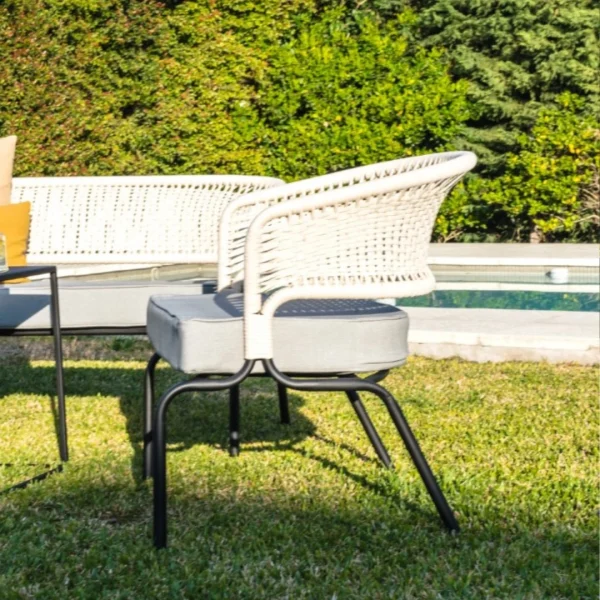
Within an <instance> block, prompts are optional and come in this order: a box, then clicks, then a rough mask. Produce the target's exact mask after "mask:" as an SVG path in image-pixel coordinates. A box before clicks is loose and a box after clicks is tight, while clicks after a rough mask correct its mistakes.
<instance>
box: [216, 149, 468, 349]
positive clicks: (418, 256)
mask: <svg viewBox="0 0 600 600" xmlns="http://www.w3.org/2000/svg"><path fill="white" fill-rule="evenodd" d="M475 163H476V157H475V155H474V154H472V153H470V152H447V153H441V154H437V155H428V156H425V157H417V158H409V159H403V160H399V161H394V162H393V163H384V164H380V165H373V166H371V167H362V168H360V169H353V170H351V171H345V172H342V173H336V174H334V175H331V176H325V177H320V178H318V179H315V180H307V181H304V182H298V183H295V184H289V185H285V186H281V187H279V188H273V189H270V190H265V191H263V192H257V193H255V194H251V195H249V196H246V197H243V198H240V199H238V200H236V201H234V202H233V203H232V204H231V205H230V206H229V207H228V208H227V209H226V211H225V213H224V215H223V222H222V224H221V240H220V246H219V248H220V251H221V252H224V251H225V252H227V253H228V254H227V255H226V256H225V260H224V261H221V256H222V255H220V262H219V267H220V286H221V287H224V286H223V283H225V284H227V285H234V284H236V283H238V282H240V281H241V280H242V279H243V283H244V321H245V344H246V346H245V347H246V358H254V359H256V358H272V345H271V322H272V317H273V315H274V313H275V310H276V309H277V307H278V306H280V305H281V304H284V303H285V302H288V301H290V300H294V299H312V298H338V299H352V298H354V299H377V298H385V297H397V298H399V297H407V296H415V295H421V294H425V293H428V292H429V291H431V290H432V289H433V288H434V285H435V280H434V277H433V274H432V273H431V271H430V269H429V267H428V266H427V252H428V248H429V241H430V239H431V233H432V230H433V226H434V222H435V219H436V216H437V212H438V210H439V208H440V205H441V203H442V202H443V200H444V198H445V197H446V195H447V194H448V192H449V191H450V190H451V189H452V187H453V186H454V185H455V184H456V183H457V182H458V181H459V180H460V179H461V178H462V177H463V175H464V174H465V173H466V172H467V171H469V170H470V169H472V168H473V166H475ZM251 200H255V202H254V204H255V208H252V207H251V205H250V201H251ZM267 205H268V208H264V207H265V206H267ZM261 209H262V210H261ZM240 215H242V216H240ZM249 218H250V219H252V222H251V223H250V226H249V227H248V225H246V227H247V230H246V231H245V232H244V230H243V224H242V222H243V221H244V220H245V221H246V223H247V222H248V220H249ZM243 244H244V248H243V250H242V245H243ZM240 255H241V256H240ZM241 260H243V268H242V267H241V266H240V261H241ZM265 294H267V298H266V300H265V299H264V295H265Z"/></svg>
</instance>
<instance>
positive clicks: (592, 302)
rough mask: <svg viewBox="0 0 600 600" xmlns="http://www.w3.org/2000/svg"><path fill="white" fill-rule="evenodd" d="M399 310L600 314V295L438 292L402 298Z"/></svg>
mask: <svg viewBox="0 0 600 600" xmlns="http://www.w3.org/2000/svg"><path fill="white" fill-rule="evenodd" d="M396 304H397V305H398V306H426V307H436V308H509V309H514V310H566V311H581V312H594V311H599V310H600V294H598V293H569V292H538V291H524V290H517V291H515V290H509V291H497V290H493V291H490V290H436V291H434V292H432V293H431V294H427V295H426V296H418V297H415V298H401V299H398V300H397V301H396Z"/></svg>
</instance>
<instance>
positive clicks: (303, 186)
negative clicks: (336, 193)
mask: <svg viewBox="0 0 600 600" xmlns="http://www.w3.org/2000/svg"><path fill="white" fill-rule="evenodd" d="M450 154H453V153H443V154H428V155H424V156H416V157H411V158H403V159H398V160H394V161H389V162H385V163H379V164H375V165H369V166H363V167H357V168H354V169H349V170H346V171H341V172H338V173H333V174H330V175H324V176H321V177H315V178H312V179H307V180H303V181H298V182H294V183H290V184H287V185H285V186H284V187H279V188H278V189H277V190H273V189H269V190H264V191H259V192H255V193H253V194H249V195H247V196H243V197H241V198H239V199H238V200H235V201H234V202H232V203H231V204H230V205H229V206H228V207H227V209H226V211H225V213H224V214H223V219H222V221H221V230H220V241H219V288H220V289H222V288H224V287H228V286H230V285H233V284H235V283H236V282H241V281H243V279H244V257H245V243H246V233H247V229H248V227H249V226H250V223H251V222H252V220H253V219H254V217H256V216H257V215H258V214H259V213H260V212H261V211H262V210H264V209H265V208H267V207H269V206H273V205H274V204H278V203H280V202H286V201H289V200H294V199H298V198H303V197H307V196H310V195H314V194H320V193H323V192H327V191H330V190H336V189H340V188H346V187H348V188H349V187H352V186H355V185H359V184H362V183H367V182H370V181H376V180H379V179H383V178H387V177H393V176H396V175H400V174H402V173H408V172H411V171H415V170H418V169H422V168H425V167H430V166H432V165H436V164H440V163H442V162H444V161H445V160H447V159H448V156H449V155H450ZM454 154H456V153H454ZM440 202H441V200H440ZM436 210H437V209H436Z"/></svg>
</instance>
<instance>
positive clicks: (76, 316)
mask: <svg viewBox="0 0 600 600" xmlns="http://www.w3.org/2000/svg"><path fill="white" fill-rule="evenodd" d="M282 183H283V182H282V181H281V180H279V179H274V178H268V177H252V176H243V175H230V176H225V175H214V176H213V175H186V176H180V175H168V176H144V177H132V176H124V177H41V178H15V179H13V188H12V195H11V201H12V202H24V201H29V202H31V225H30V232H29V242H28V252H27V259H28V263H29V264H53V265H57V266H58V267H59V275H60V267H63V268H64V267H71V268H72V269H76V270H77V269H78V270H80V271H81V269H82V268H83V269H84V270H85V268H86V267H89V268H90V269H92V270H93V269H94V268H95V267H97V266H98V265H109V267H108V270H111V269H112V268H114V269H115V271H116V270H119V269H122V268H123V266H124V265H128V266H130V267H131V266H132V265H135V266H139V267H140V268H142V267H145V268H147V267H151V266H156V265H169V264H171V265H172V264H205V265H206V264H216V262H217V240H218V227H219V221H220V218H221V214H222V213H223V210H224V208H225V207H226V205H227V204H228V203H229V202H231V201H232V200H233V199H234V198H237V197H238V196H241V195H244V194H248V193H250V192H252V191H255V190H260V189H264V188H267V187H272V186H275V185H279V184H282ZM198 292H199V285H198V284H194V283H182V282H167V281H137V282H136V281H118V280H114V281H111V280H104V281H80V280H77V279H69V278H61V279H60V281H59V299H60V316H61V329H62V331H63V333H67V334H78V335H81V334H115V333H140V334H141V333H145V326H146V310H147V305H148V299H149V298H150V296H152V295H153V294H171V293H177V294H197V293H198ZM49 303H50V290H49V284H48V281H47V280H39V281H29V282H26V283H17V284H10V283H9V284H5V285H0V335H32V334H49V333H50V310H49Z"/></svg>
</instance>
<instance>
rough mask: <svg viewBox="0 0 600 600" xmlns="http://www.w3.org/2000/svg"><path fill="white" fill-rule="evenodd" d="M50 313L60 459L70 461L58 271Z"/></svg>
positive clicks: (52, 280)
mask: <svg viewBox="0 0 600 600" xmlns="http://www.w3.org/2000/svg"><path fill="white" fill-rule="evenodd" d="M50 313H51V318H52V337H53V338H54V360H55V362H56V395H57V397H58V437H59V449H60V459H61V460H62V461H63V462H66V461H68V460H69V447H68V444H67V410H66V405H65V384H64V376H63V356H62V336H61V333H60V310H59V303H58V282H57V277H56V270H54V271H52V272H51V273H50Z"/></svg>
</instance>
